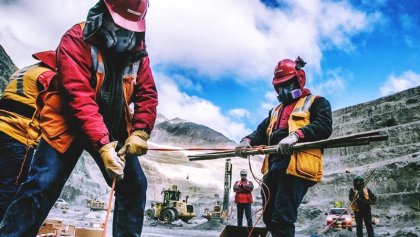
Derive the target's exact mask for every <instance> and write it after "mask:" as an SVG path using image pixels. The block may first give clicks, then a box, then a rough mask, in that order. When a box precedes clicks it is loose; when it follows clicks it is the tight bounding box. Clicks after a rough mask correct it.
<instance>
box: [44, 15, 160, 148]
mask: <svg viewBox="0 0 420 237" xmlns="http://www.w3.org/2000/svg"><path fill="white" fill-rule="evenodd" d="M83 29H84V23H80V24H76V25H75V26H73V27H72V28H71V29H70V30H68V31H67V32H66V33H65V34H64V36H63V37H62V39H61V42H60V44H59V46H58V48H57V76H56V77H55V78H54V79H53V81H52V82H51V85H50V87H49V88H48V90H47V92H46V93H44V94H42V95H41V96H40V97H39V99H38V106H40V107H42V110H41V113H40V127H41V129H42V132H43V133H42V137H43V138H44V139H45V140H46V141H47V142H48V143H49V144H50V145H51V146H52V147H54V148H55V149H56V150H57V151H59V152H61V153H64V152H65V151H66V150H67V149H68V147H69V146H70V144H71V143H72V142H73V139H74V138H75V136H77V135H79V134H81V135H83V136H84V137H85V138H86V139H87V142H88V143H89V144H88V146H90V147H91V148H93V149H96V150H99V149H100V148H101V147H102V146H103V145H105V144H107V143H109V142H110V138H109V132H108V129H107V127H106V125H105V123H104V119H103V117H102V115H101V114H100V113H99V106H98V103H97V101H96V99H97V98H98V95H99V94H98V93H99V91H100V90H99V88H100V86H101V85H102V83H103V80H104V77H105V76H104V74H105V73H106V68H105V70H104V67H103V62H102V61H101V60H102V56H101V52H100V50H98V48H97V47H96V46H94V45H93V44H92V43H90V42H88V41H86V40H85V39H84V32H83ZM144 48H145V45H144V42H142V43H141V44H139V45H138V47H137V48H135V49H134V50H133V52H136V51H140V50H143V49H144ZM98 59H99V60H98ZM98 61H99V62H98ZM98 63H100V64H102V65H100V66H99V67H98V65H97V64H98ZM127 67H131V68H133V66H132V65H128V66H127ZM134 68H135V67H134ZM92 80H94V82H93V83H92ZM121 80H123V92H124V101H125V106H124V117H125V122H126V125H127V134H130V133H131V132H133V131H135V130H144V131H145V132H147V133H149V134H150V132H151V130H152V129H153V127H154V122H155V119H156V106H157V104H158V98H157V91H156V86H155V83H154V79H153V75H152V71H151V68H150V62H149V58H148V57H147V56H145V57H143V58H142V59H141V61H140V65H139V67H138V69H137V70H136V71H135V72H134V71H133V72H132V73H129V74H125V75H124V76H123V78H122V79H121ZM131 103H134V113H132V111H131V109H130V107H129V105H130V104H131Z"/></svg>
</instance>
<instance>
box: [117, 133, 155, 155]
mask: <svg viewBox="0 0 420 237" xmlns="http://www.w3.org/2000/svg"><path fill="white" fill-rule="evenodd" d="M148 139H149V134H147V133H146V132H144V131H141V130H137V131H134V132H133V133H132V134H131V135H130V136H129V137H128V138H127V139H126V140H125V144H124V146H123V147H122V148H121V149H120V150H119V151H118V155H119V156H125V155H136V156H141V155H144V154H146V153H147V150H148V146H147V140H148Z"/></svg>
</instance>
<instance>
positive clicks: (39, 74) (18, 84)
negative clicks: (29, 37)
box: [0, 51, 55, 147]
mask: <svg viewBox="0 0 420 237" xmlns="http://www.w3.org/2000/svg"><path fill="white" fill-rule="evenodd" d="M33 57H34V58H35V59H40V60H42V61H41V62H39V63H37V64H34V65H32V66H28V67H24V68H22V69H20V70H18V71H16V72H15V73H14V74H13V75H12V76H11V77H10V79H9V83H8V85H7V86H6V89H5V90H4V92H3V95H2V97H1V99H0V131H2V132H3V133H5V134H7V135H9V136H10V137H12V138H13V139H15V140H17V141H19V142H20V143H22V144H25V145H26V146H29V147H35V146H36V145H37V144H38V142H39V140H40V135H41V133H40V130H39V127H38V125H39V123H38V118H37V114H36V104H35V101H36V98H37V96H38V94H39V90H43V89H44V88H46V87H48V84H49V83H50V81H51V78H52V77H53V76H54V75H55V72H54V69H55V52H54V51H45V52H40V53H37V54H34V55H33Z"/></svg>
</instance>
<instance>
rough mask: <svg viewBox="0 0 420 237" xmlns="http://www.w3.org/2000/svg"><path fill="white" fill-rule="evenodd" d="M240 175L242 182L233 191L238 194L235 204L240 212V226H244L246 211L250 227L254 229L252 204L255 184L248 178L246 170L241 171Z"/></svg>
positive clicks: (238, 182)
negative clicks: (243, 220)
mask: <svg viewBox="0 0 420 237" xmlns="http://www.w3.org/2000/svg"><path fill="white" fill-rule="evenodd" d="M240 174H241V180H239V181H236V182H235V184H234V185H233V191H234V192H235V193H236V194H235V203H236V207H237V211H238V226H242V219H243V216H244V211H245V217H246V220H247V222H248V227H252V215H251V204H252V203H253V202H254V199H253V198H252V190H253V189H254V184H252V182H251V181H249V180H248V179H247V178H246V176H247V171H246V170H241V172H240Z"/></svg>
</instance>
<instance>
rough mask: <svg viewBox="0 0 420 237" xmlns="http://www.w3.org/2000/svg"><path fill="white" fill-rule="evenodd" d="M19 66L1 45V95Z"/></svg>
mask: <svg viewBox="0 0 420 237" xmlns="http://www.w3.org/2000/svg"><path fill="white" fill-rule="evenodd" d="M17 69H18V68H17V67H16V65H15V64H14V63H13V61H12V60H11V59H10V57H9V55H7V53H6V52H5V51H4V49H3V47H2V46H1V45H0V96H1V95H2V93H3V90H4V88H5V87H6V85H7V82H8V81H9V77H10V76H11V75H12V74H13V72H15V71H16V70H17Z"/></svg>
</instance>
